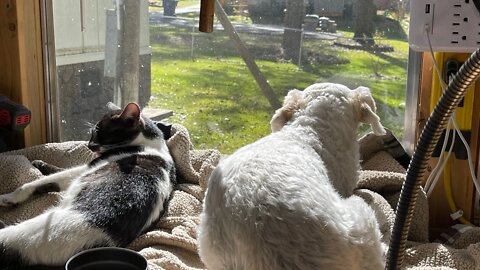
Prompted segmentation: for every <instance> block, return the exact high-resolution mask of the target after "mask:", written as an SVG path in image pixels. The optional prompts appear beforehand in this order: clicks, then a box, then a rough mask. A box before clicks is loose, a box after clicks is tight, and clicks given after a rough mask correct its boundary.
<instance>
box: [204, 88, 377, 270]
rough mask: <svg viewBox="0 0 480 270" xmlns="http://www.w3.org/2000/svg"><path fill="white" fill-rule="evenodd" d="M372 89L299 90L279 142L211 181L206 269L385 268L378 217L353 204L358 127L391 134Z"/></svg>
mask: <svg viewBox="0 0 480 270" xmlns="http://www.w3.org/2000/svg"><path fill="white" fill-rule="evenodd" d="M375 110H376V108H375V103H374V101H373V98H372V96H371V94H370V91H369V90H368V88H365V87H359V88H357V89H355V90H350V89H349V88H347V87H345V86H343V85H339V84H314V85H312V86H310V87H308V88H306V89H305V90H304V91H299V90H292V91H290V92H289V93H288V95H287V97H286V98H285V101H284V105H283V107H282V108H281V109H279V110H277V111H276V113H275V115H274V116H273V118H272V121H271V126H272V130H273V131H274V132H273V133H272V134H270V135H268V136H266V137H264V138H262V139H260V140H258V141H257V142H254V143H252V144H250V145H247V146H245V147H243V148H241V149H239V150H238V151H237V152H235V153H234V154H232V155H231V156H229V157H227V158H226V159H224V160H222V161H221V162H220V164H219V165H218V167H217V168H216V169H215V170H214V172H213V173H212V176H211V177H210V179H209V183H208V189H207V192H206V196H205V200H204V208H203V211H202V214H201V221H200V226H199V230H198V240H199V254H200V257H201V259H202V261H203V262H204V263H205V265H206V266H207V268H208V269H209V270H219V269H228V270H229V269H240V270H241V269H245V270H247V269H248V270H279V269H289V270H290V269H299V270H308V269H312V270H313V269H315V270H316V269H349V270H352V269H368V270H372V269H383V267H384V253H385V252H386V250H385V249H386V245H385V244H383V243H381V238H382V235H381V233H380V230H379V226H378V223H377V220H376V218H375V215H374V212H373V210H372V209H371V208H370V207H369V206H368V205H367V204H366V203H365V202H364V201H363V200H362V199H360V198H358V197H356V196H351V195H352V194H353V190H354V188H355V187H356V184H357V181H358V170H359V153H358V150H359V149H358V143H357V140H356V139H357V137H356V136H357V135H356V129H357V127H358V125H359V123H361V122H364V123H368V124H371V125H372V128H373V130H374V132H375V133H376V134H378V135H381V134H384V133H385V130H384V129H383V127H382V125H381V124H380V122H379V117H378V116H377V115H376V114H375Z"/></svg>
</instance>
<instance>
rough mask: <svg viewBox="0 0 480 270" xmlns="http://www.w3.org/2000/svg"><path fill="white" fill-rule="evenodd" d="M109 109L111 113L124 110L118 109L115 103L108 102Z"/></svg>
mask: <svg viewBox="0 0 480 270" xmlns="http://www.w3.org/2000/svg"><path fill="white" fill-rule="evenodd" d="M107 108H108V110H110V111H118V110H121V109H122V108H120V107H118V106H117V105H115V103H113V102H108V103H107Z"/></svg>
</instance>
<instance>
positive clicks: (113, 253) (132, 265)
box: [65, 247, 147, 270]
mask: <svg viewBox="0 0 480 270" xmlns="http://www.w3.org/2000/svg"><path fill="white" fill-rule="evenodd" d="M65 269H66V270H107V269H112V270H113V269H115V270H147V260H146V259H145V258H144V257H143V256H142V255H140V254H139V253H138V252H135V251H133V250H130V249H126V248H116V247H101V248H93V249H89V250H85V251H82V252H80V253H78V254H76V255H74V256H73V257H71V258H70V259H69V260H68V261H67V263H66V264H65Z"/></svg>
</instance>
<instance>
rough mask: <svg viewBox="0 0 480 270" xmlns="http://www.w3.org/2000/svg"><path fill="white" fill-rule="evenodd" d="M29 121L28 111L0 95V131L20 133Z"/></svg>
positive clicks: (30, 117) (29, 114)
mask: <svg viewBox="0 0 480 270" xmlns="http://www.w3.org/2000/svg"><path fill="white" fill-rule="evenodd" d="M31 119H32V113H31V112H30V110H29V109H27V108H26V107H24V106H22V105H20V104H18V103H15V102H13V101H11V100H10V99H8V98H7V97H6V96H2V95H0V129H7V130H14V131H21V130H23V129H24V128H25V127H26V126H27V125H28V124H29V123H30V120H31Z"/></svg>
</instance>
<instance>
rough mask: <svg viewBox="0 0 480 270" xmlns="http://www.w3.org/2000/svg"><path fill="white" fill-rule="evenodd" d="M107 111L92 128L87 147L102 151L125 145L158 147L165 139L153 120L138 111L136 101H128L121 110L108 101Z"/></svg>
mask: <svg viewBox="0 0 480 270" xmlns="http://www.w3.org/2000/svg"><path fill="white" fill-rule="evenodd" d="M107 107H108V109H109V112H108V113H106V114H105V115H104V116H103V117H102V119H101V120H100V121H98V122H97V124H96V125H95V126H94V127H93V128H92V131H91V137H90V141H89V142H88V148H89V149H90V150H92V151H94V152H99V153H102V152H104V151H106V150H109V149H113V148H117V147H122V146H127V145H138V146H149V147H153V148H156V149H160V148H161V147H162V146H163V145H164V144H165V140H164V137H163V133H162V131H160V129H159V128H158V127H157V126H156V125H155V123H154V122H153V121H151V120H150V119H148V118H147V117H144V116H142V115H141V113H140V107H139V106H138V105H137V104H136V103H128V104H127V105H125V108H123V110H122V109H121V108H119V107H117V106H116V105H115V104H113V103H108V104H107Z"/></svg>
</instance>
